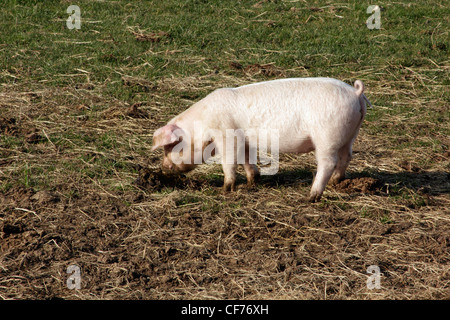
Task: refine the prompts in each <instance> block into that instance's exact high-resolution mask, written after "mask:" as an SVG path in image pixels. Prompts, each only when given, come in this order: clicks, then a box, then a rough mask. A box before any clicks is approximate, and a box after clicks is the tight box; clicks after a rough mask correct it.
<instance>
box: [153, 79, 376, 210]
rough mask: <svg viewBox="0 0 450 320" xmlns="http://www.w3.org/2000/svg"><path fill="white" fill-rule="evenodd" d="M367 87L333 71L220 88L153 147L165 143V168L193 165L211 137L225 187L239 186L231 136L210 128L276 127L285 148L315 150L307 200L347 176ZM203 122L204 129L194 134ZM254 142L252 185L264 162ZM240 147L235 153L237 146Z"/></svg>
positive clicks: (159, 135) (159, 134)
mask: <svg viewBox="0 0 450 320" xmlns="http://www.w3.org/2000/svg"><path fill="white" fill-rule="evenodd" d="M363 92H364V85H363V84H362V82H361V81H359V80H357V81H356V82H355V86H354V87H352V86H350V85H348V84H345V83H343V82H341V81H339V80H335V79H329V78H303V79H302V78H299V79H283V80H274V81H267V82H261V83H256V84H251V85H246V86H242V87H239V88H234V89H229V88H225V89H218V90H216V91H214V92H212V93H211V94H209V95H208V96H206V97H205V98H204V99H202V100H200V101H199V102H197V103H195V104H194V105H193V106H192V107H190V108H189V109H187V110H186V111H184V112H183V113H181V114H180V115H178V116H176V117H175V118H173V119H172V120H171V121H169V123H168V124H167V125H165V126H163V127H162V128H159V129H158V130H157V131H155V133H154V135H153V147H152V151H153V150H155V149H156V148H159V147H163V148H164V158H163V164H162V166H163V168H165V169H167V170H173V171H177V172H187V171H190V170H192V169H194V168H195V166H196V164H194V163H197V162H198V161H197V162H195V161H194V149H195V147H194V146H197V148H201V151H203V150H205V148H207V147H208V146H210V145H211V144H213V145H212V147H213V148H214V150H215V151H216V152H217V154H219V155H220V156H221V159H222V162H221V163H222V168H223V172H224V190H225V191H230V190H231V191H233V190H235V182H236V167H237V164H236V163H237V162H236V161H235V162H234V163H227V161H225V159H227V158H226V152H225V151H226V148H225V142H224V140H223V141H222V139H214V138H211V134H210V131H211V130H215V132H219V133H223V135H222V136H225V132H226V130H228V129H233V130H237V129H241V130H243V131H244V132H246V131H248V130H250V129H255V128H256V129H258V128H262V129H266V128H270V129H271V130H277V132H278V134H279V150H278V151H279V152H280V153H286V152H293V153H306V152H310V151H313V150H314V151H315V154H316V160H317V174H316V176H315V179H314V182H313V185H312V188H311V192H310V196H309V200H310V201H311V202H315V201H318V200H319V199H320V197H321V196H322V194H323V191H324V190H325V187H326V185H327V183H328V182H329V181H331V183H337V182H339V181H341V180H342V179H344V178H345V171H346V169H347V167H348V165H349V162H350V160H351V154H352V145H353V142H354V141H355V139H356V136H357V134H358V132H359V129H360V127H361V124H362V121H363V119H364V116H365V114H366V103H365V102H366V101H368V100H367V98H366V97H365V96H364V94H363ZM199 124H200V125H201V126H202V127H203V128H205V131H204V132H206V134H204V135H201V136H196V135H195V130H196V128H198V126H199ZM208 134H209V135H208ZM213 137H216V135H213ZM180 146H182V147H183V146H184V147H186V149H184V147H183V151H182V152H180V151H179V150H180V148H179V147H180ZM256 147H257V146H254V145H250V144H249V143H248V141H246V143H245V163H243V164H242V165H243V167H244V169H245V172H246V175H247V183H248V185H249V186H253V185H254V183H255V180H256V179H257V178H258V176H259V171H258V168H257V167H256V165H255V164H252V163H251V162H250V161H249V156H248V154H249V150H250V149H252V150H253V149H254V148H256ZM184 150H190V151H188V152H186V151H184ZM234 152H235V155H234V157H235V159H236V154H237V153H238V152H239V151H238V150H236V149H235V151H234ZM241 152H242V150H241ZM206 160H208V159H207V158H204V157H202V159H201V161H206ZM201 161H200V162H201Z"/></svg>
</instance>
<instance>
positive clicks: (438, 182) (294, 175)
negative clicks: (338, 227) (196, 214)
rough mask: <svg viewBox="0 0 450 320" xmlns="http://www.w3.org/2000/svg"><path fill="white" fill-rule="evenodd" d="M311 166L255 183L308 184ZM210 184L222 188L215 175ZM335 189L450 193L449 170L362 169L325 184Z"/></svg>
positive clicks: (243, 181)
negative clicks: (340, 180)
mask: <svg viewBox="0 0 450 320" xmlns="http://www.w3.org/2000/svg"><path fill="white" fill-rule="evenodd" d="M314 173H315V170H314V169H301V168H300V169H295V170H291V169H287V170H280V171H279V172H278V173H276V174H275V175H262V176H261V177H260V179H259V181H258V182H257V186H263V187H269V188H277V187H280V186H292V187H295V186H298V187H311V184H312V181H313V178H314ZM207 180H208V183H210V184H211V185H213V186H216V187H221V186H222V185H223V177H220V176H215V177H214V178H212V179H207ZM236 183H237V186H238V188H243V187H245V184H246V178H245V176H244V175H238V177H237V181H236ZM327 188H335V189H336V190H338V191H342V192H347V193H354V192H363V193H366V192H367V193H372V194H378V195H385V196H394V195H400V194H402V193H404V192H405V190H406V189H409V190H411V191H414V192H419V193H421V194H425V195H440V194H450V173H449V172H445V171H433V172H427V171H418V172H413V171H401V172H386V171H378V170H364V171H353V172H347V176H346V179H345V180H344V181H342V182H340V183H339V184H337V185H336V186H330V185H328V186H327Z"/></svg>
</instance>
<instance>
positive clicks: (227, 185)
mask: <svg viewBox="0 0 450 320" xmlns="http://www.w3.org/2000/svg"><path fill="white" fill-rule="evenodd" d="M235 190H236V188H235V185H234V182H233V183H225V184H224V185H223V193H227V192H229V191H235Z"/></svg>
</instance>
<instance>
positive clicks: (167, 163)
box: [162, 158, 173, 170]
mask: <svg viewBox="0 0 450 320" xmlns="http://www.w3.org/2000/svg"><path fill="white" fill-rule="evenodd" d="M162 167H163V168H164V169H167V170H173V163H172V161H170V160H169V159H167V158H164V159H163V163H162Z"/></svg>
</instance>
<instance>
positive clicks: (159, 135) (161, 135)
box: [152, 124, 182, 151]
mask: <svg viewBox="0 0 450 320" xmlns="http://www.w3.org/2000/svg"><path fill="white" fill-rule="evenodd" d="M175 130H177V133H179V131H178V130H182V129H181V128H180V127H179V126H177V125H176V124H168V125H165V126H164V127H162V128H159V129H158V130H156V131H155V133H154V134H153V146H152V151H155V150H156V149H157V148H159V147H163V146H166V145H168V144H172V143H174V142H177V141H178V140H179V139H180V137H179V136H180V135H179V134H176V133H175V132H174V131H175Z"/></svg>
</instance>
